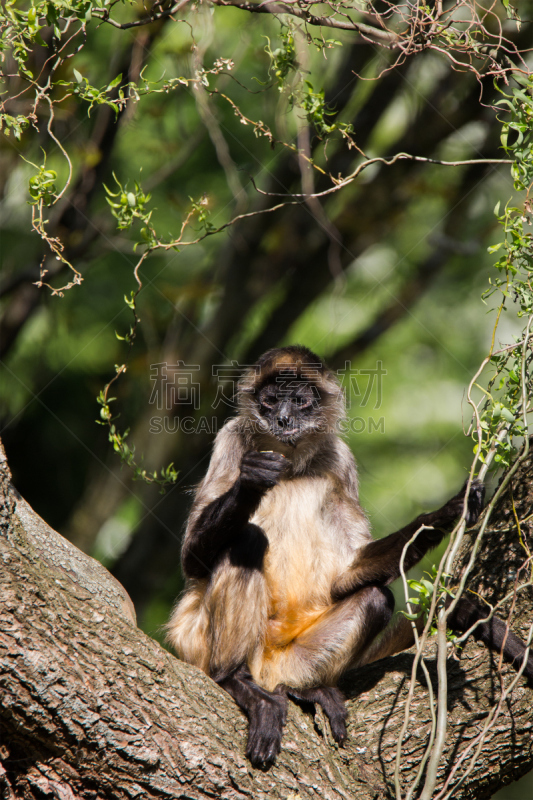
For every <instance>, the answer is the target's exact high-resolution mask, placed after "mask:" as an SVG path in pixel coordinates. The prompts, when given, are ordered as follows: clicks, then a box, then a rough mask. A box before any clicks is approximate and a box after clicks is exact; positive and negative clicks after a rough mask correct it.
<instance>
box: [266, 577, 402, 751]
mask: <svg viewBox="0 0 533 800" xmlns="http://www.w3.org/2000/svg"><path fill="white" fill-rule="evenodd" d="M393 609H394V598H393V596H392V592H391V591H390V590H389V589H386V588H385V589H381V588H379V587H377V586H367V587H366V588H365V589H362V590H361V591H360V592H357V594H355V595H353V596H352V597H349V598H347V599H346V600H343V601H342V602H340V603H336V604H335V605H333V606H331V607H330V608H329V609H328V610H327V611H326V612H325V613H324V614H322V615H321V616H320V617H319V618H318V619H316V620H314V621H313V622H312V623H311V624H310V625H309V627H308V628H307V629H306V630H305V631H304V632H303V633H300V635H298V636H297V637H296V638H295V639H294V640H293V641H292V642H291V643H290V644H289V645H280V646H278V647H275V646H270V647H268V648H267V650H266V653H265V654H264V656H263V660H262V663H261V664H260V665H259V664H254V669H253V672H254V674H256V675H257V679H258V681H259V682H260V683H261V684H263V685H266V686H268V687H274V686H278V685H279V684H281V685H285V687H286V690H287V692H288V693H289V695H291V696H292V697H295V698H297V699H300V700H304V701H305V700H309V701H310V702H313V703H319V705H321V706H322V708H323V709H324V712H325V713H326V715H327V717H328V718H329V721H330V726H331V731H332V734H333V736H334V738H335V740H336V741H338V742H340V743H341V742H343V741H344V739H345V738H346V724H345V718H346V713H345V709H344V703H343V698H342V695H341V693H340V692H339V691H338V690H337V689H334V688H332V687H333V686H334V685H335V683H336V682H337V680H338V679H339V677H340V675H341V674H342V673H343V672H344V671H345V670H346V669H347V668H348V667H349V666H350V665H351V664H352V663H353V662H354V659H357V657H358V656H359V655H360V654H361V653H362V652H364V651H365V649H366V648H367V647H368V645H369V643H370V642H371V641H372V640H373V639H374V638H375V637H376V636H377V635H378V634H379V633H380V632H381V631H383V630H384V628H386V626H387V625H388V623H389V621H390V619H391V616H392V612H393Z"/></svg>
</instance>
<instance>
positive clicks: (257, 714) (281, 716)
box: [217, 665, 287, 767]
mask: <svg viewBox="0 0 533 800" xmlns="http://www.w3.org/2000/svg"><path fill="white" fill-rule="evenodd" d="M217 683H218V684H219V685H220V686H221V687H222V688H223V689H225V690H226V691H227V692H228V694H230V695H231V696H232V697H233V699H234V700H235V702H236V703H237V705H238V706H239V708H241V709H242V710H243V711H244V713H245V714H246V716H247V717H248V721H249V730H248V744H247V746H246V755H247V757H248V758H249V759H250V761H251V762H252V764H253V765H254V767H267V766H269V765H270V764H273V763H274V761H275V760H276V756H277V755H278V753H279V751H280V748H281V737H282V734H283V726H284V725H285V720H286V718H287V695H286V692H285V688H284V687H283V686H279V687H277V688H276V689H275V690H274V691H273V692H267V691H266V689H262V688H261V687H260V686H258V685H257V684H256V683H255V682H254V680H253V678H252V676H251V675H250V672H249V671H248V668H247V667H245V666H244V665H242V666H241V667H239V668H238V669H236V670H235V672H232V673H231V675H228V676H227V677H225V678H222V679H221V680H218V681H217Z"/></svg>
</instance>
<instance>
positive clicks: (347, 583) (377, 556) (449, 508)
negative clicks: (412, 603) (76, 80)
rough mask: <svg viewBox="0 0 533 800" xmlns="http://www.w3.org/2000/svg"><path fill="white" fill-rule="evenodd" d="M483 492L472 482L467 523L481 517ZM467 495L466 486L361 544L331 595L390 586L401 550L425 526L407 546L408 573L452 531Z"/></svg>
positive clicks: (338, 597)
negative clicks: (435, 508) (380, 536)
mask: <svg viewBox="0 0 533 800" xmlns="http://www.w3.org/2000/svg"><path fill="white" fill-rule="evenodd" d="M484 495H485V487H484V486H483V484H481V483H477V482H474V483H472V485H471V487H470V493H469V495H468V506H467V517H466V523H467V525H468V526H471V525H473V524H474V523H475V522H476V520H477V518H478V517H479V515H480V513H481V510H482V508H483V498H484ZM464 498H465V487H463V489H461V491H460V492H458V494H456V495H455V497H452V498H451V500H448V502H447V503H445V504H444V505H443V506H442V508H439V509H438V511H433V512H431V513H430V514H421V515H420V516H419V517H417V518H416V519H415V520H414V521H413V522H411V523H409V525H406V526H405V528H401V529H400V530H399V531H396V533H391V534H390V535H389V536H386V537H385V538H383V539H378V540H374V541H372V542H370V543H369V544H367V545H365V546H364V547H362V548H361V549H360V550H359V551H358V553H357V556H356V559H355V561H354V563H353V565H352V567H351V568H350V569H349V570H347V571H346V572H345V573H343V574H342V575H339V577H338V578H337V579H336V581H335V582H334V584H333V586H332V590H331V595H332V598H333V599H334V600H340V599H342V598H344V597H347V596H348V595H349V594H352V592H355V591H357V590H358V589H361V588H362V587H363V586H368V585H370V584H378V585H385V586H387V585H388V584H390V583H392V582H393V581H395V580H396V579H397V578H399V577H400V558H401V555H402V551H403V549H404V547H405V545H406V544H407V542H408V541H409V539H411V538H412V536H413V535H414V534H415V533H416V531H418V530H419V529H421V528H422V530H420V533H419V534H418V536H417V537H416V539H415V541H414V542H413V543H412V544H410V545H409V547H408V548H407V551H406V554H405V558H404V569H405V571H406V572H407V570H409V569H411V567H414V566H415V564H418V562H419V561H420V559H421V558H422V557H423V556H425V555H426V553H427V552H428V551H429V550H433V548H435V547H437V545H439V544H440V543H441V541H442V540H443V538H444V536H445V535H446V534H447V533H449V532H450V529H451V527H452V525H453V522H454V521H455V520H456V519H457V517H459V516H460V515H461V513H462V510H463V505H464Z"/></svg>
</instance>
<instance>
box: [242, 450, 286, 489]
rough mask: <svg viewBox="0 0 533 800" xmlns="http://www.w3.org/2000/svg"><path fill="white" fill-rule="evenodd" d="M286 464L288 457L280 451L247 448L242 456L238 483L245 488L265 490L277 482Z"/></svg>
mask: <svg viewBox="0 0 533 800" xmlns="http://www.w3.org/2000/svg"><path fill="white" fill-rule="evenodd" d="M288 465H289V461H288V459H287V458H285V456H284V455H282V454H281V453H274V452H272V451H268V452H263V453H259V452H258V451H257V450H249V451H248V452H247V453H245V454H244V455H243V457H242V461H241V475H240V484H241V486H242V487H243V488H245V489H255V490H256V491H259V492H261V493H263V492H266V491H267V489H271V488H272V487H273V486H275V485H276V484H277V483H278V481H279V479H280V477H281V475H282V473H283V472H284V471H285V470H286V469H287V467H288Z"/></svg>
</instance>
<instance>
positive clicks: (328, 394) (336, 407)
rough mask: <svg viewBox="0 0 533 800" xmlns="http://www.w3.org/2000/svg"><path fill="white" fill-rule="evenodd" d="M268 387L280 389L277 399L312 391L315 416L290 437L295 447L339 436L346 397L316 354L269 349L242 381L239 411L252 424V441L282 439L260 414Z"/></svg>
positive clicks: (298, 347)
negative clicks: (261, 399)
mask: <svg viewBox="0 0 533 800" xmlns="http://www.w3.org/2000/svg"><path fill="white" fill-rule="evenodd" d="M268 386H272V387H274V389H277V394H278V397H282V396H283V394H284V393H287V392H289V391H293V392H295V393H297V392H298V391H301V392H302V393H303V392H305V390H306V389H307V391H308V389H309V388H310V389H311V390H312V395H313V397H314V400H313V403H312V405H313V413H312V414H309V415H307V419H303V418H302V420H301V421H300V422H301V424H300V426H299V430H298V432H297V433H296V434H295V435H294V436H293V437H287V442H288V443H289V444H290V445H291V446H292V447H295V446H297V445H298V444H299V443H300V442H301V441H302V440H309V438H310V437H314V436H316V435H317V434H322V435H324V434H337V433H338V423H339V421H340V420H341V419H343V418H344V416H345V403H344V395H343V392H342V388H341V386H340V384H339V381H338V380H337V377H336V375H335V374H334V373H333V372H332V371H331V370H330V369H329V367H328V366H327V365H326V364H325V362H324V361H323V360H322V359H321V358H320V357H319V356H317V355H316V353H313V352H312V351H311V350H309V349H308V348H307V347H303V346H302V345H291V346H289V347H278V348H274V349H272V350H268V351H267V352H266V353H264V354H263V355H262V356H261V358H260V359H259V360H258V361H257V363H256V364H255V365H254V366H253V367H251V368H250V369H249V370H248V371H247V372H246V374H245V375H244V377H243V378H242V379H241V381H240V382H239V394H238V399H239V409H240V414H241V416H244V418H245V419H246V420H247V422H248V423H249V426H248V427H249V431H248V433H250V434H251V436H252V438H254V434H258V435H259V436H260V437H261V438H263V437H264V436H267V437H268V436H269V434H270V435H273V436H275V437H276V438H277V439H279V438H282V439H283V437H280V434H279V432H275V431H272V430H271V427H272V426H271V425H269V423H268V421H267V420H265V418H264V416H263V415H262V414H261V409H260V402H259V397H260V394H261V392H262V391H263V390H264V389H265V387H268ZM301 416H302V417H304V415H301ZM265 446H267V444H266V443H265Z"/></svg>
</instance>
